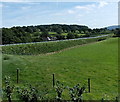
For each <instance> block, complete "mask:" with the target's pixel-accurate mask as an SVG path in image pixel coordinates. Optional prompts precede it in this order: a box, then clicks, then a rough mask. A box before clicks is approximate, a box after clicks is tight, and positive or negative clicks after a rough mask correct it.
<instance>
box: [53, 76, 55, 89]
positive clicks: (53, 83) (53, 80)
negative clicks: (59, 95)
mask: <svg viewBox="0 0 120 102" xmlns="http://www.w3.org/2000/svg"><path fill="white" fill-rule="evenodd" d="M54 86H55V74H53V87H54Z"/></svg>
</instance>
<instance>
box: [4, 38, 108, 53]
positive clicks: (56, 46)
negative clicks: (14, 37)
mask: <svg viewBox="0 0 120 102" xmlns="http://www.w3.org/2000/svg"><path fill="white" fill-rule="evenodd" d="M106 38H107V37H99V38H91V39H77V40H64V41H53V42H42V43H33V44H22V45H9V46H2V53H3V54H16V55H38V54H45V53H50V52H55V51H60V50H62V49H65V48H69V47H73V46H76V45H82V44H87V43H91V42H96V41H101V40H105V39H106Z"/></svg>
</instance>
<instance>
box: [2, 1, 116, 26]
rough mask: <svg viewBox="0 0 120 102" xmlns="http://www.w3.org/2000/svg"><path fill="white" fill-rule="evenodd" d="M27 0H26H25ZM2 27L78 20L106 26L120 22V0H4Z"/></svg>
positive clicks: (85, 23)
mask: <svg viewBox="0 0 120 102" xmlns="http://www.w3.org/2000/svg"><path fill="white" fill-rule="evenodd" d="M25 1H26V2H25ZM0 9H1V11H2V13H1V12H0V14H1V15H2V16H1V17H0V19H2V24H0V27H13V26H30V25H43V24H78V25H86V26H88V27H90V28H102V27H107V26H111V25H117V24H118V2H117V1H116V2H115V1H114V2H112V1H105V0H104V1H100V0H99V1H97V0H96V1H95V0H93V1H91V2H90V1H86V2H83V1H80V2H78V1H74V2H71V1H67V0H66V2H63V1H62V2H61V1H57V2H53V1H52V2H51V1H50V2H48V1H46V2H40V1H38V2H33V1H32V0H31V1H29V2H28V1H27V0H24V1H22V0H21V1H19V0H4V1H2V2H1V3H0Z"/></svg>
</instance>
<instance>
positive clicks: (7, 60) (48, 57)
mask: <svg viewBox="0 0 120 102" xmlns="http://www.w3.org/2000/svg"><path fill="white" fill-rule="evenodd" d="M117 42H118V38H110V39H107V40H104V41H101V42H97V43H91V44H86V45H78V46H75V47H73V48H68V49H65V50H62V51H59V52H56V53H49V54H39V55H7V54H3V78H4V76H5V75H6V76H10V77H11V79H12V82H13V83H14V84H16V69H17V68H19V69H20V83H19V85H20V86H23V85H25V84H26V83H28V84H31V85H33V86H36V87H38V88H39V89H40V90H42V91H45V89H49V93H50V94H47V95H46V96H45V97H46V98H55V93H54V91H53V89H52V74H53V73H55V78H56V80H59V81H60V82H62V83H63V84H64V85H65V86H67V85H68V86H70V87H72V86H74V85H76V84H78V83H81V84H82V85H83V84H85V85H86V86H87V79H88V78H90V79H91V93H84V95H83V98H84V99H86V100H100V99H101V98H105V99H110V100H111V99H113V98H114V97H116V96H117V94H118V93H117V92H118V45H117ZM86 91H87V90H86ZM67 93H68V92H67V91H64V93H63V98H64V99H69V96H68V95H67Z"/></svg>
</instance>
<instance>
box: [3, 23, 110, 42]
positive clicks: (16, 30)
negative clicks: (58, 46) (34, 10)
mask: <svg viewBox="0 0 120 102" xmlns="http://www.w3.org/2000/svg"><path fill="white" fill-rule="evenodd" d="M106 33H111V31H110V30H107V28H100V29H98V28H96V29H91V28H89V27H87V26H83V25H65V24H51V25H37V26H23V27H20V26H16V27H11V28H2V44H14V43H28V42H40V41H46V40H48V37H49V38H51V39H52V38H53V40H61V39H74V38H79V37H89V36H93V35H99V34H106Z"/></svg>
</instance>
